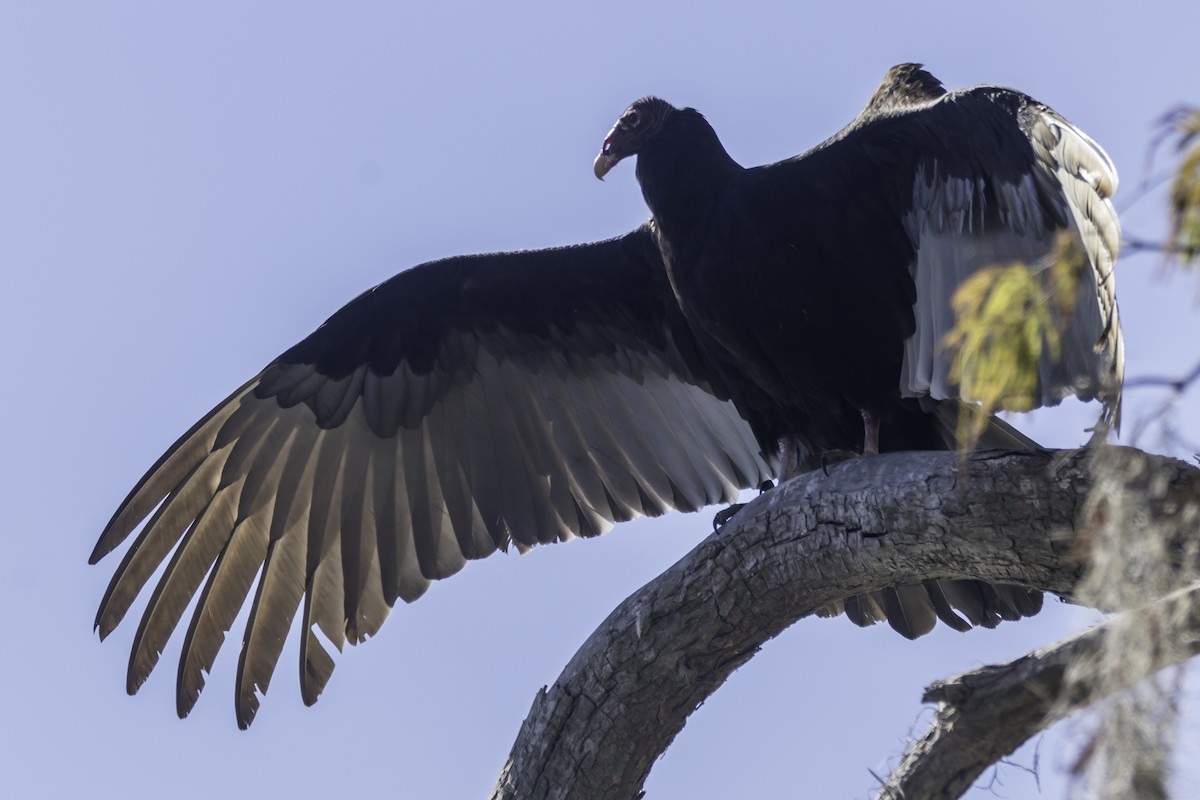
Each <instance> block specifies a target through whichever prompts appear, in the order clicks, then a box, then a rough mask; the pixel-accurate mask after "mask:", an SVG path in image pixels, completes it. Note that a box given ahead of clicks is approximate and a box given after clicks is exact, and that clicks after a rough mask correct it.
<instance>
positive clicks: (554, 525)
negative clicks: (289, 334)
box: [91, 226, 773, 727]
mask: <svg viewBox="0 0 1200 800" xmlns="http://www.w3.org/2000/svg"><path fill="white" fill-rule="evenodd" d="M712 372H713V371H712V368H711V367H710V366H709V365H708V362H707V361H706V360H705V358H704V357H703V355H702V353H701V352H700V350H699V349H698V347H697V344H696V342H695V340H694V339H693V338H692V334H691V333H690V332H689V329H688V328H687V326H686V323H685V322H684V321H683V319H682V317H681V316H680V314H679V311H678V308H677V306H676V304H675V301H674V297H673V295H672V294H671V290H670V287H669V285H668V283H667V278H666V275H665V272H664V270H663V267H662V263H661V260H660V257H659V253H658V250H657V247H656V245H655V243H654V241H653V235H652V233H651V231H650V228H649V226H644V227H642V228H640V229H638V230H636V231H634V232H632V233H630V234H628V235H626V236H623V237H620V238H617V239H612V240H609V241H605V242H600V243H596V244H589V245H580V246H575V247H568V248H560V249H552V250H540V251H529V252H520V253H503V254H494V255H483V256H468V257H458V258H451V259H446V260H444V261H438V262H433V263H429V264H424V265H421V266H419V267H415V268H413V269H411V270H408V271H406V272H403V273H401V274H399V275H397V276H395V277H394V278H392V279H390V280H388V281H386V282H385V283H383V284H380V285H379V286H377V287H375V288H374V289H372V290H370V291H368V292H366V293H364V294H363V295H361V296H359V297H358V298H356V299H355V300H353V301H352V302H350V303H349V304H348V305H346V306H345V307H344V308H342V309H341V310H340V311H338V312H337V313H336V314H335V315H334V316H333V317H331V318H330V319H329V320H328V321H327V322H326V323H325V324H324V325H322V326H321V327H320V328H319V329H318V330H317V331H315V332H314V333H313V334H312V335H310V336H309V337H308V338H306V339H304V340H303V341H302V342H300V343H299V344H297V345H296V346H295V347H293V348H291V349H290V350H288V351H287V352H286V353H284V354H283V355H281V356H280V357H279V358H278V359H276V360H275V361H274V362H272V363H271V364H270V365H269V366H267V368H266V369H264V370H263V371H262V372H261V373H259V374H258V375H257V376H255V377H254V378H252V379H251V380H250V381H248V382H247V383H246V384H245V385H243V386H242V387H241V388H239V389H238V390H237V391H235V392H234V393H233V394H231V395H230V396H229V397H228V398H227V399H226V400H225V401H223V402H222V403H220V404H219V405H218V406H217V407H216V408H215V409H213V410H212V411H211V412H210V413H209V414H208V415H207V416H206V417H204V418H203V419H202V420H200V421H199V422H198V423H196V425H195V426H193V428H192V429H191V430H190V431H188V432H187V433H186V434H184V435H183V437H181V438H180V439H179V440H178V441H177V442H176V443H175V444H174V445H172V446H171V448H170V449H169V450H168V451H167V452H166V453H165V454H164V455H163V456H162V458H160V459H159V460H158V462H157V463H156V464H155V465H154V466H153V467H152V468H151V469H150V471H149V472H147V473H146V475H145V476H144V477H143V478H142V480H141V481H140V482H139V483H138V484H137V486H136V487H135V488H134V490H133V491H132V492H131V493H130V494H129V496H128V497H127V498H126V499H125V501H124V502H123V503H122V504H121V506H120V508H118V509H117V512H116V513H115V514H114V516H113V518H112V520H111V521H110V522H109V524H108V526H107V527H106V528H105V530H104V532H103V534H102V535H101V537H100V540H99V542H98V543H97V545H96V548H95V550H94V552H93V553H92V558H91V560H92V562H93V563H94V562H95V561H97V560H98V559H100V558H101V557H103V556H104V555H105V554H107V553H108V552H110V551H112V550H113V549H114V548H116V547H117V546H118V545H120V544H121V543H122V542H123V541H124V540H125V539H126V538H127V537H129V536H130V535H131V534H132V533H133V532H134V531H135V530H136V531H138V532H137V535H136V538H135V540H134V542H133V544H132V546H131V547H130V548H129V549H128V550H127V551H126V553H125V557H124V559H123V560H122V562H121V564H120V566H119V567H118V568H117V570H116V573H115V574H114V576H113V578H112V581H111V583H110V585H109V587H108V591H107V592H106V594H105V596H104V599H103V600H102V602H101V605H100V609H99V611H98V613H97V617H96V627H97V629H98V631H99V633H100V635H101V637H104V636H107V635H108V634H109V633H110V632H111V631H112V630H113V629H114V628H115V627H116V625H117V624H118V623H119V622H120V621H121V619H122V618H123V617H124V615H125V614H126V613H127V611H128V610H129V608H130V606H131V604H132V603H133V600H134V598H135V597H136V596H137V595H138V594H139V593H141V592H142V590H143V589H144V588H145V586H146V584H147V582H148V581H149V579H150V578H151V576H152V575H153V574H154V573H155V571H156V570H158V569H159V567H160V566H161V565H162V564H163V563H164V562H165V563H166V566H165V569H163V571H162V574H161V577H160V578H159V580H158V583H157V585H156V586H155V587H154V589H153V592H152V593H151V596H150V599H149V602H148V605H147V607H146V609H145V612H144V614H143V615H142V619H141V622H140V624H139V626H138V629H137V633H136V635H135V638H134V642H133V649H132V653H131V657H130V663H129V672H128V690H129V691H130V693H133V692H134V691H136V690H137V688H138V687H139V686H140V685H141V684H142V683H143V682H144V681H145V679H146V678H147V676H148V675H149V673H150V671H151V670H152V669H153V668H154V666H155V664H156V662H157V660H158V658H159V655H160V654H161V652H162V650H163V648H164V646H165V644H166V642H167V639H168V638H169V637H170V636H171V634H172V632H173V631H174V629H175V627H176V626H177V625H178V623H179V622H180V620H181V618H182V616H183V614H184V612H185V610H186V609H187V606H188V605H189V603H190V601H191V599H192V598H193V596H194V595H195V594H196V592H197V591H199V592H200V597H199V601H198V602H197V604H196V607H195V610H194V612H193V614H192V618H191V622H190V624H189V627H188V631H187V634H186V638H185V640H184V643H183V653H182V656H181V659H180V665H179V673H178V681H177V706H178V711H179V714H180V715H181V716H183V715H186V714H187V713H188V712H189V711H190V710H191V708H192V706H193V705H194V703H195V701H196V699H197V697H198V695H199V693H200V690H201V689H202V687H203V685H204V677H203V676H204V673H206V672H207V671H209V670H210V669H211V666H212V663H213V660H214V658H215V657H216V653H217V650H218V649H219V648H220V646H221V644H222V642H223V641H224V637H225V633H226V632H227V631H228V630H229V628H230V626H231V625H232V623H233V620H234V618H235V617H236V615H237V613H238V611H239V610H240V609H241V607H242V605H243V604H244V602H245V599H246V598H247V597H248V596H249V594H250V592H251V589H252V588H253V591H254V599H253V604H252V606H251V609H250V616H249V621H248V623H247V629H246V632H245V634H244V637H243V643H242V649H241V654H240V658H239V661H238V675H237V683H236V685H237V696H236V711H237V719H238V723H239V725H240V726H242V727H245V726H247V725H249V724H250V722H251V721H252V719H253V718H254V715H255V713H256V711H257V708H258V702H259V701H258V698H257V692H266V690H267V687H268V684H269V682H270V678H271V674H272V672H273V670H274V668H275V665H276V662H277V660H278V658H279V655H280V652H281V650H282V647H283V642H284V640H285V638H286V636H287V633H288V630H289V628H290V627H291V625H292V622H293V618H294V616H295V614H296V613H297V611H301V614H302V620H301V636H302V637H303V638H302V641H301V650H300V658H301V676H302V680H301V689H302V694H303V697H304V700H305V702H307V703H312V702H315V701H316V699H317V697H318V695H319V694H320V692H321V690H322V688H323V687H324V685H325V683H326V681H327V680H328V679H329V676H330V673H331V671H332V669H333V661H332V658H331V656H330V654H329V653H328V652H327V651H326V650H325V648H324V647H323V646H322V644H321V643H320V641H319V640H318V638H317V636H316V635H315V630H314V626H316V627H317V628H319V629H320V631H321V632H322V633H323V634H324V636H325V637H326V638H327V639H328V640H329V641H331V642H332V643H333V644H334V645H335V646H336V647H338V648H339V649H340V648H341V646H342V643H343V642H344V641H345V640H346V639H349V640H350V641H351V643H356V642H359V641H362V640H363V639H365V638H367V637H369V636H372V635H373V634H374V633H375V632H376V631H377V630H378V629H379V627H380V625H381V624H382V623H383V621H384V618H385V617H386V615H387V612H388V610H389V608H390V607H391V606H392V604H393V603H394V602H395V601H396V599H397V598H401V599H403V600H405V601H408V602H411V601H413V600H415V599H416V598H417V597H419V596H420V595H421V594H422V593H423V592H424V591H425V589H426V588H427V587H428V585H429V583H430V581H432V580H436V579H439V578H444V577H446V576H448V575H452V574H454V573H455V572H457V571H458V570H459V569H461V568H462V567H463V565H464V564H465V563H466V561H467V560H469V559H477V558H483V557H484V556H487V555H490V554H491V553H493V552H495V551H496V550H497V549H504V548H506V547H507V546H509V545H510V544H512V545H515V546H516V547H518V548H521V549H524V548H528V547H531V546H533V545H535V544H539V543H547V542H555V541H563V540H566V539H570V538H572V537H574V536H594V535H597V534H599V533H602V532H603V531H604V530H606V529H607V528H608V527H609V526H610V525H611V523H613V522H614V521H620V520H627V519H630V518H632V517H636V516H639V515H651V516H653V515H658V514H662V513H664V512H666V511H667V510H669V509H683V510H692V509H697V508H700V507H702V506H704V505H707V504H710V503H716V502H729V501H732V500H733V499H734V498H735V496H736V492H737V491H738V489H741V488H747V487H751V486H755V485H758V484H759V483H760V482H761V481H763V480H765V479H767V478H769V477H770V476H771V474H772V467H771V465H770V464H768V463H767V462H766V461H764V456H763V455H762V454H761V448H760V445H759V443H758V442H757V441H756V439H755V437H754V435H753V433H752V432H751V428H750V426H749V425H748V424H747V423H746V422H745V421H744V420H743V419H742V417H741V416H740V415H739V414H738V412H737V410H736V409H735V408H734V405H733V404H732V403H731V402H730V401H729V400H728V392H727V391H726V389H725V388H724V387H723V386H722V384H721V382H720V380H719V378H718V377H717V376H716V375H715V374H712ZM768 458H773V456H768ZM147 518H148V519H147ZM144 520H145V522H144V524H143V521H144ZM139 526H140V529H139ZM256 578H257V583H255V579H256ZM301 609H302V610H301Z"/></svg>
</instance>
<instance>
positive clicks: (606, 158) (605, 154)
mask: <svg viewBox="0 0 1200 800" xmlns="http://www.w3.org/2000/svg"><path fill="white" fill-rule="evenodd" d="M620 160H621V157H620V156H619V155H617V154H616V153H615V152H613V142H612V137H611V136H608V137H605V139H604V144H603V145H602V146H601V147H600V155H598V156H596V160H595V161H594V162H593V163H592V172H594V173H596V177H597V178H599V179H600V180H604V176H605V175H607V174H608V171H609V170H610V169H612V168H613V167H615V166H616V165H617V162H618V161H620Z"/></svg>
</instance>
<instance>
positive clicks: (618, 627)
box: [492, 449, 1200, 800]
mask: <svg viewBox="0 0 1200 800" xmlns="http://www.w3.org/2000/svg"><path fill="white" fill-rule="evenodd" d="M1117 460H1118V461H1120V462H1122V464H1123V469H1125V471H1126V473H1127V474H1128V476H1129V479H1128V480H1127V481H1126V482H1125V484H1124V486H1125V487H1126V488H1125V490H1124V491H1125V492H1127V493H1128V494H1129V495H1130V496H1131V497H1136V498H1137V499H1138V501H1139V502H1144V503H1145V507H1146V509H1147V510H1146V513H1147V514H1148V515H1150V517H1151V518H1152V520H1151V521H1152V522H1154V523H1155V525H1156V527H1157V528H1158V529H1160V530H1161V531H1163V535H1165V536H1169V537H1172V540H1173V541H1174V540H1178V541H1179V542H1180V543H1181V544H1180V547H1179V552H1181V553H1183V552H1185V548H1184V547H1183V546H1182V542H1183V541H1184V540H1185V539H1187V538H1190V537H1193V536H1194V535H1195V533H1196V531H1195V527H1196V526H1195V522H1194V517H1189V516H1188V515H1187V514H1186V513H1184V511H1185V510H1187V509H1192V510H1194V507H1195V505H1196V504H1197V503H1200V470H1197V469H1196V468H1194V467H1191V466H1189V465H1187V464H1184V463H1182V462H1179V461H1176V460H1174V459H1170V458H1165V457H1161V456H1151V455H1146V454H1144V453H1141V452H1139V451H1136V450H1128V449H1120V450H1118V451H1117ZM830 473H831V474H830V475H829V476H825V475H823V474H821V473H819V472H818V473H813V474H809V475H804V476H801V477H799V478H797V479H795V480H793V481H791V482H789V483H787V484H786V485H784V486H782V487H779V488H778V489H776V490H774V491H772V492H770V493H768V494H767V495H764V496H763V497H760V498H758V499H757V500H756V501H754V502H753V503H751V504H749V505H748V506H747V507H746V509H745V510H744V511H743V512H742V513H741V514H739V515H738V516H737V517H736V518H735V519H734V520H733V521H732V522H731V523H730V524H728V525H726V526H725V527H724V528H722V529H721V530H720V531H719V532H717V533H715V534H713V535H712V536H710V537H709V538H708V539H706V540H705V541H704V542H702V543H701V544H700V545H698V546H697V547H696V548H695V549H694V550H693V551H692V552H691V553H689V554H688V555H687V556H685V557H684V558H683V559H682V560H681V561H679V562H678V563H677V564H675V565H674V566H673V567H671V568H670V569H669V570H667V571H666V572H665V573H663V574H662V575H660V576H659V577H658V578H656V579H655V580H653V581H652V582H650V583H649V584H647V585H646V586H644V587H643V588H642V589H640V590H638V591H637V592H635V593H634V594H633V595H632V596H630V597H629V598H628V599H627V600H626V601H625V602H623V603H622V604H621V605H620V606H619V607H618V608H617V609H616V610H614V611H613V613H612V614H610V615H609V617H608V619H607V620H605V621H604V623H602V624H601V626H600V627H599V628H598V629H597V630H596V631H595V633H593V634H592V636H591V637H590V638H589V639H588V640H587V642H585V643H584V645H583V646H582V647H581V648H580V649H579V651H578V652H577V653H576V654H575V656H574V657H573V658H572V659H571V661H570V663H569V664H567V666H566V668H565V669H564V670H563V672H562V674H561V675H560V676H559V678H558V680H557V681H556V682H555V683H554V685H553V686H551V687H549V688H546V689H543V690H542V691H540V692H539V693H538V695H537V697H536V698H535V700H534V703H533V708H532V709H531V711H530V713H529V716H528V718H527V719H526V720H525V722H524V724H523V725H522V727H521V730H520V733H519V735H518V737H517V741H516V743H515V744H514V746H513V750H512V753H511V754H510V756H509V759H508V762H507V763H506V764H505V766H504V769H503V771H502V772H501V774H500V777H499V779H498V781H497V783H496V786H495V788H494V789H493V792H492V797H493V798H496V799H497V800H499V799H500V798H521V800H542V799H543V798H545V799H547V800H548V799H549V798H568V797H570V798H576V799H583V800H586V798H623V799H624V798H634V797H637V796H638V794H639V793H640V791H641V787H642V784H643V782H644V781H645V779H646V776H647V775H648V774H649V771H650V767H651V765H652V764H653V763H654V761H655V759H657V758H658V756H659V755H660V754H661V753H662V752H663V751H665V750H666V748H667V747H668V746H669V745H670V743H671V741H672V740H673V739H674V737H675V735H676V734H677V733H678V732H679V731H680V729H682V727H683V724H684V722H685V720H686V719H687V717H688V715H689V714H690V713H691V712H692V710H693V709H695V708H696V707H697V706H698V705H699V704H700V703H701V702H703V701H704V699H705V698H706V697H708V696H709V695H710V694H712V693H713V692H714V691H716V689H717V688H718V687H719V686H720V685H721V684H722V683H723V682H724V681H725V679H726V678H727V677H728V676H729V675H730V674H731V673H732V672H733V670H735V669H736V668H737V667H739V666H741V665H742V664H744V663H746V661H748V660H749V659H750V658H752V657H753V656H754V654H755V653H756V652H757V651H758V649H759V648H760V647H761V645H762V644H763V643H764V642H765V641H766V640H768V639H770V638H772V637H773V636H775V635H777V634H778V633H780V632H781V631H782V630H784V629H785V628H786V627H788V626H789V625H791V624H792V623H793V622H795V621H796V620H798V619H800V618H802V617H804V616H807V615H809V614H811V613H813V612H814V611H815V610H816V609H818V608H821V607H823V606H826V605H827V604H829V603H831V602H833V601H836V600H839V599H841V598H843V597H846V596H848V595H851V594H857V593H861V592H865V591H872V590H876V589H880V588H883V587H887V586H895V585H902V584H908V583H918V582H920V581H922V580H925V579H930V578H977V579H981V580H986V581H991V582H999V583H1011V584H1017V585H1022V586H1027V587H1031V588H1037V589H1042V590H1045V591H1050V592H1055V593H1057V594H1060V595H1063V596H1067V597H1069V596H1070V595H1071V593H1072V590H1073V589H1074V587H1075V586H1076V584H1077V583H1078V581H1079V578H1080V575H1081V573H1082V569H1083V567H1082V564H1083V561H1084V559H1085V557H1086V551H1087V545H1088V541H1089V538H1090V533H1089V531H1090V530H1091V529H1092V528H1093V527H1094V526H1095V525H1099V524H1102V522H1103V520H1101V519H1093V518H1090V517H1092V516H1102V515H1103V504H1100V505H1099V506H1097V505H1095V504H1093V505H1091V506H1088V508H1089V509H1092V510H1091V511H1089V515H1090V516H1089V518H1083V519H1081V518H1080V512H1081V510H1083V509H1084V508H1085V501H1086V499H1087V497H1088V492H1089V490H1090V489H1091V487H1092V485H1093V483H1094V481H1095V475H1094V474H1093V471H1092V467H1091V459H1090V457H1089V456H1088V454H1087V453H1086V452H1074V451H1065V452H1044V451H1043V452H1021V453H1015V452H995V451H993V452H985V453H979V454H975V455H973V456H971V457H970V458H969V459H967V460H966V461H963V460H960V459H959V458H958V457H957V456H955V455H954V454H950V453H899V454H893V455H885V456H876V457H871V458H860V459H855V460H852V461H849V462H846V463H843V464H841V465H838V466H837V467H835V468H833V469H831V470H830ZM1189 513H1190V512H1189ZM1191 566H1193V567H1194V566H1195V565H1191Z"/></svg>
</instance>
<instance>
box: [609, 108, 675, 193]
mask: <svg viewBox="0 0 1200 800" xmlns="http://www.w3.org/2000/svg"><path fill="white" fill-rule="evenodd" d="M677 110H678V109H676V108H675V106H673V105H671V104H670V103H668V102H667V101H666V100H660V99H659V98H657V97H643V98H642V99H641V100H638V101H637V102H636V103H634V104H633V105H631V106H630V107H629V108H627V109H625V112H624V113H623V114H621V116H620V117H618V118H617V121H616V124H614V125H613V126H612V130H610V131H609V132H608V135H607V136H605V137H604V144H603V145H601V146H600V155H598V156H596V161H595V163H594V164H593V165H592V169H593V171H594V172H595V173H596V177H597V178H599V179H600V180H604V176H605V175H607V174H608V171H609V170H610V169H612V168H613V167H615V166H616V165H617V162H618V161H620V160H621V159H623V158H625V157H626V156H632V155H637V154H638V153H639V152H640V151H641V150H642V148H643V147H645V146H646V143H647V142H649V141H651V140H652V139H653V138H654V136H655V134H657V133H658V132H659V131H660V130H662V128H663V125H664V124H665V123H666V121H667V120H668V119H670V117H671V115H672V114H674V113H675V112H676V111H677Z"/></svg>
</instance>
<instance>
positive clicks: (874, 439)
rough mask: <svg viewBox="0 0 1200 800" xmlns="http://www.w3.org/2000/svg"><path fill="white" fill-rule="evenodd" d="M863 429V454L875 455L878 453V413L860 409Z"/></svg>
mask: <svg viewBox="0 0 1200 800" xmlns="http://www.w3.org/2000/svg"><path fill="white" fill-rule="evenodd" d="M862 418H863V429H864V431H865V433H866V435H865V437H864V438H863V455H864V456H877V455H879V415H878V414H876V413H875V412H874V411H870V410H868V409H865V408H864V409H862Z"/></svg>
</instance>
